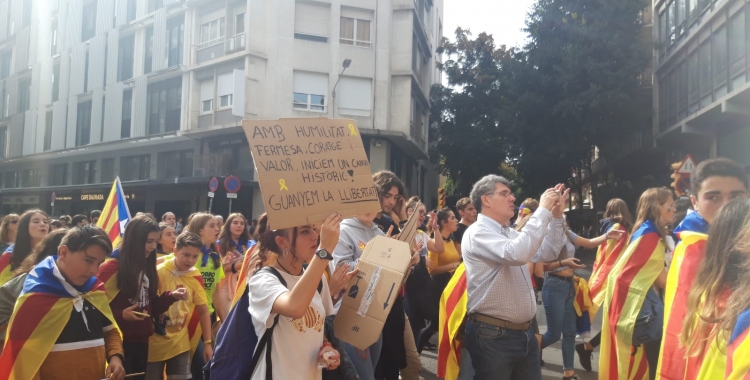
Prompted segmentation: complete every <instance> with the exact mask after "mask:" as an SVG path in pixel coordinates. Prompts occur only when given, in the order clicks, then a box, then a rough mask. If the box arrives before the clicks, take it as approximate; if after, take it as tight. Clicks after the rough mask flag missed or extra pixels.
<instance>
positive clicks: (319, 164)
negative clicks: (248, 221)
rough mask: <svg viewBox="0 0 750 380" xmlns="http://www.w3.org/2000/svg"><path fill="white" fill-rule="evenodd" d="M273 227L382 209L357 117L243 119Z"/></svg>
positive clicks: (301, 223)
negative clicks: (358, 127) (335, 215)
mask: <svg viewBox="0 0 750 380" xmlns="http://www.w3.org/2000/svg"><path fill="white" fill-rule="evenodd" d="M242 127H243V129H244V130H245V135H246V136H247V141H248V143H249V144H250V151H251V152H252V155H253V160H254V161H255V166H256V168H257V170H258V178H259V180H258V182H259V183H260V191H261V193H262V195H263V203H264V204H265V208H266V212H267V213H268V216H269V218H270V220H271V225H272V227H273V228H274V229H280V228H288V227H295V226H301V225H305V224H314V223H318V222H322V221H323V220H325V218H326V216H328V215H329V214H331V213H332V212H339V213H340V214H342V215H343V216H344V217H351V216H355V215H362V214H367V213H370V212H377V211H380V201H379V198H378V192H377V190H376V188H375V186H374V185H373V182H372V172H371V171H370V162H369V161H368V160H367V154H366V153H365V149H364V146H363V145H362V138H361V137H360V135H359V129H357V123H356V122H355V121H354V120H348V119H326V118H311V119H280V120H245V121H243V122H242Z"/></svg>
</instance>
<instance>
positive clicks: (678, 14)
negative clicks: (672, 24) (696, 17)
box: [675, 0, 687, 35]
mask: <svg viewBox="0 0 750 380" xmlns="http://www.w3.org/2000/svg"><path fill="white" fill-rule="evenodd" d="M676 1H677V5H676V6H675V18H676V19H677V22H676V24H677V34H678V35H682V34H683V33H685V30H684V25H683V23H684V22H685V12H686V9H685V8H686V6H687V4H686V2H687V0H676Z"/></svg>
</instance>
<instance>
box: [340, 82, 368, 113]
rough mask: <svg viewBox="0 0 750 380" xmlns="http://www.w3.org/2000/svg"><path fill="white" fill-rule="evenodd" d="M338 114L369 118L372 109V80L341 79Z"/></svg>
mask: <svg viewBox="0 0 750 380" xmlns="http://www.w3.org/2000/svg"><path fill="white" fill-rule="evenodd" d="M338 92H339V96H338V100H337V103H338V104H337V107H338V112H339V113H341V114H347V115H359V116H370V110H371V108H372V96H371V95H372V80H371V79H370V78H354V77H343V78H341V82H340V83H339V90H338Z"/></svg>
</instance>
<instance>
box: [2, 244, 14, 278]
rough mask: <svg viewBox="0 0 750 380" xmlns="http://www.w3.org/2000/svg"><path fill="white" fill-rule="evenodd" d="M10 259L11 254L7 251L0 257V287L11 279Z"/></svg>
mask: <svg viewBox="0 0 750 380" xmlns="http://www.w3.org/2000/svg"><path fill="white" fill-rule="evenodd" d="M11 247H13V246H11ZM12 257H13V254H12V253H10V252H7V251H6V252H3V253H2V255H0V286H3V284H5V283H6V282H8V281H10V280H11V279H12V278H13V270H12V269H11V268H10V259H11V258H12Z"/></svg>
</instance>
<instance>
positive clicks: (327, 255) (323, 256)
mask: <svg viewBox="0 0 750 380" xmlns="http://www.w3.org/2000/svg"><path fill="white" fill-rule="evenodd" d="M315 255H316V256H318V257H320V258H321V259H323V260H333V256H332V255H331V254H330V253H329V252H328V251H327V250H326V249H325V248H320V249H318V250H317V251H315Z"/></svg>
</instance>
